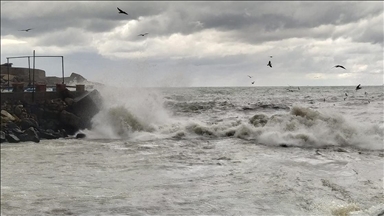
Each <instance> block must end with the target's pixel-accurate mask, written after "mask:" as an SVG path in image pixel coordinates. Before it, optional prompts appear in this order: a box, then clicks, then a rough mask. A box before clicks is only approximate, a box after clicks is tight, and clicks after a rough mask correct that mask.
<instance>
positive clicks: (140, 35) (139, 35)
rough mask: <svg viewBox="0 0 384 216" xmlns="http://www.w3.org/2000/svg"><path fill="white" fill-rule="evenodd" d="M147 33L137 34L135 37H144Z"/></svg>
mask: <svg viewBox="0 0 384 216" xmlns="http://www.w3.org/2000/svg"><path fill="white" fill-rule="evenodd" d="M147 34H148V33H144V34H139V35H137V36H145V35H147Z"/></svg>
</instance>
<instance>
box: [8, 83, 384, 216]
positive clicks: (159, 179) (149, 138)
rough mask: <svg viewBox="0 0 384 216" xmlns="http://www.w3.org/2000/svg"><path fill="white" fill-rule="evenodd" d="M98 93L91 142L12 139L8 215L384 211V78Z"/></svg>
mask: <svg viewBox="0 0 384 216" xmlns="http://www.w3.org/2000/svg"><path fill="white" fill-rule="evenodd" d="M98 91H99V92H100V94H101V95H102V97H103V99H104V103H103V107H102V109H101V111H100V112H99V113H98V114H97V115H96V116H95V117H94V118H93V120H92V121H93V129H92V130H84V131H81V132H82V133H84V134H86V138H85V139H59V140H41V141H40V143H32V142H26V143H18V144H10V143H5V144H1V215H4V216H5V215H375V216H376V215H384V192H383V191H384V190H383V188H384V182H383V178H384V170H383V168H384V158H383V157H384V146H383V139H384V119H383V118H384V113H383V112H384V103H383V102H384V86H363V88H362V89H360V90H358V91H356V90H355V87H354V86H342V87H340V86H339V87H310V86H300V87H297V86H296V87H292V86H291V87H194V88H192V87H191V88H128V87H127V88H117V87H111V86H109V87H108V86H105V87H100V88H99V89H98Z"/></svg>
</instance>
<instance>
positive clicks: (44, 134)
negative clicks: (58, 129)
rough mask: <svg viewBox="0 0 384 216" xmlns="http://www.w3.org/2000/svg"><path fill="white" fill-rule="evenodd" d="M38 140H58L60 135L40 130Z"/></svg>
mask: <svg viewBox="0 0 384 216" xmlns="http://www.w3.org/2000/svg"><path fill="white" fill-rule="evenodd" d="M40 138H41V139H59V138H60V134H59V133H55V132H54V131H52V130H40Z"/></svg>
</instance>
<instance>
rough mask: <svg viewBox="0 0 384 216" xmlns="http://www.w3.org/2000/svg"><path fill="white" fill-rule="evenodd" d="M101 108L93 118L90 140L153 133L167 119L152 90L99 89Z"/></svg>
mask: <svg viewBox="0 0 384 216" xmlns="http://www.w3.org/2000/svg"><path fill="white" fill-rule="evenodd" d="M99 91H100V94H101V96H102V98H103V105H104V107H103V108H102V110H101V111H100V113H98V114H97V115H96V116H95V117H94V118H93V119H92V122H93V129H92V131H88V133H89V134H92V135H93V136H91V138H103V139H105V138H111V139H119V138H122V139H126V138H128V137H130V134H132V132H135V131H146V132H153V131H155V130H156V129H157V128H158V127H159V126H161V125H162V124H166V123H167V122H168V121H169V120H170V118H169V114H168V112H167V111H166V110H165V109H164V107H163V96H162V95H161V93H160V92H159V91H158V90H157V89H155V88H117V87H111V86H104V87H103V88H100V90H99Z"/></svg>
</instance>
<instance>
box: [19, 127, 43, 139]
mask: <svg viewBox="0 0 384 216" xmlns="http://www.w3.org/2000/svg"><path fill="white" fill-rule="evenodd" d="M19 139H20V141H23V142H26V141H32V142H36V143H38V142H40V137H39V135H38V134H37V131H36V130H35V128H33V127H30V128H28V129H26V130H25V131H24V133H23V134H20V135H19Z"/></svg>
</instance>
